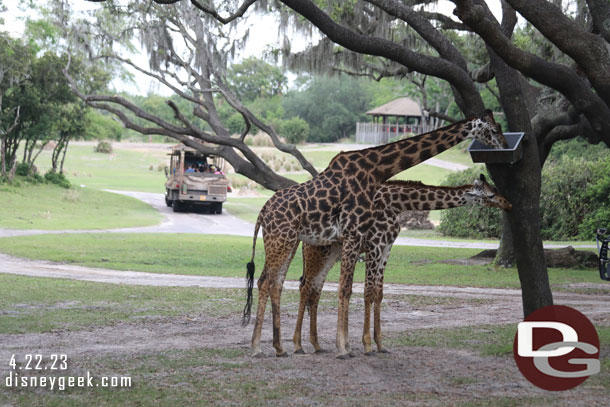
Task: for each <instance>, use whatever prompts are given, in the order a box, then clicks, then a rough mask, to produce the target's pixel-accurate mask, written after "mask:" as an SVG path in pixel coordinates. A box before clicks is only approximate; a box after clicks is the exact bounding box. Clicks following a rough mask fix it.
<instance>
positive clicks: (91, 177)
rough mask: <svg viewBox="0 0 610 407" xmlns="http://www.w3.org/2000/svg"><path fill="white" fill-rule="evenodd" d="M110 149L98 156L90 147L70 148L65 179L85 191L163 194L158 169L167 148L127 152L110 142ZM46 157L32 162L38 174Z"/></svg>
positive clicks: (46, 154) (162, 179)
mask: <svg viewBox="0 0 610 407" xmlns="http://www.w3.org/2000/svg"><path fill="white" fill-rule="evenodd" d="M168 147H169V145H168ZM113 149H114V152H113V154H102V153H96V152H94V151H93V146H91V145H71V146H70V147H69V150H68V154H67V155H66V162H65V164H64V172H65V174H66V177H68V179H69V180H70V182H72V183H73V184H75V185H86V186H87V187H89V188H96V189H119V190H125V191H140V192H163V191H164V184H165V173H164V172H163V169H162V167H161V171H159V170H158V166H159V165H161V166H163V165H165V164H167V163H168V162H169V161H168V158H167V153H168V152H169V149H168V150H167V151H165V150H163V149H141V150H130V149H126V148H121V143H113ZM50 154H51V152H50V151H45V152H43V153H42V154H41V155H40V157H39V158H38V160H37V161H36V165H37V166H38V168H39V169H40V171H41V172H42V173H44V172H45V171H46V169H47V168H48V166H49V163H50V158H49V157H50ZM151 166H152V167H153V169H152V170H151V169H150V167H151Z"/></svg>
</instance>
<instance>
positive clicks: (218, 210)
mask: <svg viewBox="0 0 610 407" xmlns="http://www.w3.org/2000/svg"><path fill="white" fill-rule="evenodd" d="M213 209H214V212H213V213H215V214H217V215H220V214H221V213H222V202H219V203H217V204H215V205H214V208H213Z"/></svg>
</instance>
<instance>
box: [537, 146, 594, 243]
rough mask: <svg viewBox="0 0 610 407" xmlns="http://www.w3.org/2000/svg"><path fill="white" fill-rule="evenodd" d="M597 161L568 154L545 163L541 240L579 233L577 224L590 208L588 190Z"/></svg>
mask: <svg viewBox="0 0 610 407" xmlns="http://www.w3.org/2000/svg"><path fill="white" fill-rule="evenodd" d="M596 163H597V162H596V161H588V160H585V159H584V158H582V157H579V158H571V157H569V156H567V155H564V156H562V157H561V158H560V159H558V160H557V161H551V162H547V163H546V165H545V166H544V169H543V170H542V186H541V192H540V214H541V218H542V219H541V228H542V231H541V234H542V238H543V239H550V240H568V239H573V238H576V237H577V236H578V234H579V227H580V225H581V224H582V223H583V220H584V219H585V217H586V216H587V214H589V213H590V212H591V211H592V208H591V200H590V199H589V198H587V190H588V188H589V187H590V184H591V182H592V181H593V170H594V168H595V166H596Z"/></svg>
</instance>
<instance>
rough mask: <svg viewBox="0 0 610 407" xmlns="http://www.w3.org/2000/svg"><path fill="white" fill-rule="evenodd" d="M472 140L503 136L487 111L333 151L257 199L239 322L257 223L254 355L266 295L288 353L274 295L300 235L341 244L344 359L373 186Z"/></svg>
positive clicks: (496, 142) (340, 345)
mask: <svg viewBox="0 0 610 407" xmlns="http://www.w3.org/2000/svg"><path fill="white" fill-rule="evenodd" d="M466 138H474V139H477V140H479V141H481V142H482V143H484V144H486V145H490V146H493V147H495V148H504V147H506V145H507V144H506V139H505V138H504V136H503V134H502V129H501V127H500V125H498V124H497V123H496V122H495V120H494V118H493V113H492V112H491V111H486V112H485V114H484V115H483V116H481V117H473V118H469V119H464V120H461V121H459V122H457V123H454V124H452V125H449V126H446V127H443V128H441V129H437V130H434V131H432V132H429V133H425V134H421V135H419V136H415V137H411V138H408V139H404V140H399V141H396V142H394V143H389V144H385V145H381V146H376V147H371V148H366V149H363V150H357V151H347V152H341V153H339V154H337V155H336V156H335V157H334V158H333V159H332V160H331V162H330V164H329V165H328V167H327V168H326V169H325V170H324V171H322V172H321V173H320V174H318V175H317V176H315V177H314V178H313V179H311V180H309V181H307V182H304V183H302V184H297V185H293V186H290V187H288V188H285V189H282V190H280V191H277V192H276V193H275V194H274V195H273V196H272V197H271V198H269V200H268V201H267V202H266V203H265V205H263V208H262V209H261V211H260V213H259V216H258V218H257V221H256V225H255V231H254V239H253V244H252V259H251V261H250V262H249V263H248V265H247V275H246V277H247V281H248V290H247V292H248V294H247V300H246V307H245V308H244V319H243V322H244V325H245V324H247V323H248V321H249V319H250V312H251V306H252V288H253V280H254V253H255V249H256V237H257V234H258V230H259V228H260V227H261V226H262V228H263V242H264V245H265V264H264V267H263V271H262V273H261V277H260V278H259V280H258V289H259V297H258V309H257V313H256V322H255V324H254V330H253V334H252V355H253V356H261V355H262V351H261V348H260V336H261V331H262V323H263V319H264V315H265V307H266V303H267V298H268V297H271V310H272V316H273V347H274V348H275V351H276V356H286V355H287V354H286V352H285V351H284V349H283V346H282V341H281V332H280V296H281V293H282V286H283V284H284V279H285V277H286V272H287V271H288V266H289V265H290V262H291V261H292V259H293V257H294V253H295V252H296V249H297V247H298V244H299V241H303V242H304V243H307V244H311V245H314V246H327V245H330V244H332V243H335V242H341V243H342V246H341V277H340V283H339V284H340V290H339V312H338V316H337V351H338V355H337V357H339V358H346V357H349V344H348V343H347V341H346V339H347V337H348V336H347V333H348V332H347V327H348V324H347V322H348V320H347V318H348V313H349V312H348V311H349V310H348V307H349V298H350V296H351V287H352V279H353V273H354V267H355V265H356V261H357V259H358V255H359V253H360V248H361V244H362V240H363V237H364V236H365V235H366V232H367V230H368V228H369V227H370V226H371V224H372V222H373V217H372V215H373V197H374V195H375V192H376V191H377V188H378V187H379V185H380V184H381V183H382V182H384V181H386V180H387V179H389V178H390V177H392V176H393V175H395V174H398V173H399V172H401V171H403V170H405V169H407V168H410V167H412V166H414V165H417V164H419V163H420V162H422V161H424V160H427V159H428V158H430V157H432V156H434V155H436V154H439V153H441V152H443V151H445V150H447V149H448V148H450V147H452V146H454V145H456V144H458V143H459V142H461V141H462V140H464V139H466Z"/></svg>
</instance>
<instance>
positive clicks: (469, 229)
mask: <svg viewBox="0 0 610 407" xmlns="http://www.w3.org/2000/svg"><path fill="white" fill-rule="evenodd" d="M480 173H484V174H486V175H487V171H486V170H485V167H484V166H476V167H473V168H470V169H468V170H465V171H460V172H457V173H454V174H451V175H450V176H449V177H447V179H446V180H445V181H444V184H445V185H452V186H457V185H463V184H470V183H472V182H473V180H474V179H475V178H476V177H478V175H479V174H480ZM488 179H490V177H488ZM540 212H541V234H542V238H543V239H548V240H572V239H592V238H593V237H594V236H595V229H596V228H599V227H608V226H610V157H601V158H598V159H596V160H590V159H584V158H582V157H571V156H569V155H563V156H561V157H559V158H558V159H556V160H553V161H549V162H547V163H546V165H545V166H544V168H543V171H542V185H541V194H540ZM501 215H502V214H501V211H499V210H497V209H493V208H482V207H463V208H455V209H451V210H446V211H443V212H442V214H441V223H440V225H439V231H440V232H441V233H443V234H445V235H449V236H456V237H470V238H481V237H496V238H497V237H499V236H500V233H501V232H502V228H501Z"/></svg>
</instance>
